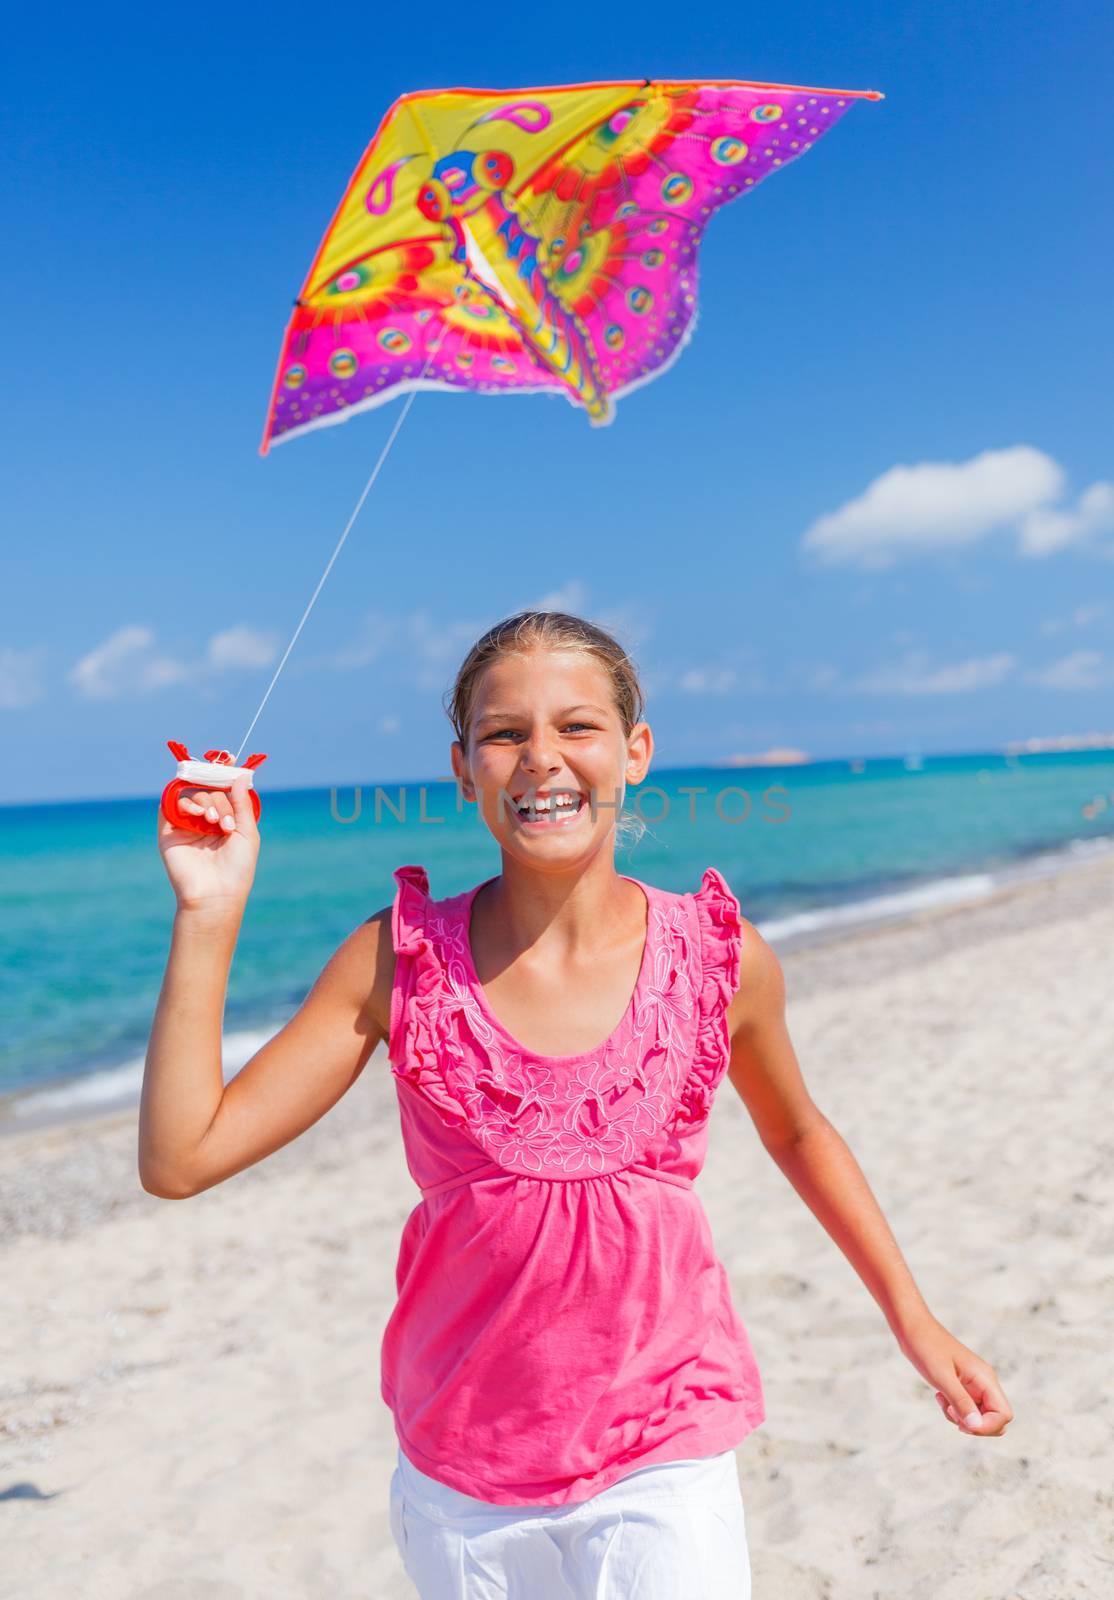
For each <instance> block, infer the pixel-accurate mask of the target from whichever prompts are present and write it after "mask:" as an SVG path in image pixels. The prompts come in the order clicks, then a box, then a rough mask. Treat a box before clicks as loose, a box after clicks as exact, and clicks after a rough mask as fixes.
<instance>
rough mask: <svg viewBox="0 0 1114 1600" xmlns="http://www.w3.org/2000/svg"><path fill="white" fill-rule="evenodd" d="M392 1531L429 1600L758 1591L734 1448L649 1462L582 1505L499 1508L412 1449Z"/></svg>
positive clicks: (400, 1476) (612, 1598) (691, 1596)
mask: <svg viewBox="0 0 1114 1600" xmlns="http://www.w3.org/2000/svg"><path fill="white" fill-rule="evenodd" d="M391 1532H392V1533H393V1535H394V1539H395V1543H396V1544H397V1546H398V1549H399V1554H400V1555H401V1557H402V1562H403V1566H404V1567H405V1569H406V1572H407V1574H408V1575H409V1576H410V1578H412V1579H413V1581H414V1584H415V1586H416V1588H417V1591H418V1594H419V1596H420V1600H750V1558H749V1555H748V1551H747V1537H746V1522H745V1519H744V1515H743V1499H742V1494H741V1491H740V1489H739V1476H738V1471H737V1469H736V1465H735V1452H734V1450H725V1451H724V1452H723V1453H722V1455H714V1456H705V1457H703V1458H701V1459H698V1460H688V1461H669V1462H666V1463H664V1464H663V1465H661V1466H649V1467H639V1468H637V1469H636V1470H635V1471H634V1472H630V1473H628V1474H627V1475H626V1476H625V1477H623V1478H620V1479H619V1480H618V1482H616V1483H613V1484H611V1485H610V1486H609V1487H608V1488H606V1489H602V1490H601V1491H600V1492H599V1494H596V1495H593V1496H592V1498H591V1499H590V1500H582V1501H579V1502H578V1503H577V1504H575V1505H567V1506H498V1505H492V1504H491V1503H490V1502H489V1501H487V1500H478V1499H476V1498H474V1497H473V1496H472V1495H468V1494H461V1493H460V1492H459V1491H458V1490H456V1489H450V1488H448V1486H447V1485H446V1484H443V1483H439V1482H438V1481H437V1479H436V1478H431V1477H428V1476H427V1474H426V1473H424V1472H421V1471H420V1470H419V1469H418V1468H417V1467H416V1466H415V1465H414V1464H413V1462H412V1461H410V1460H408V1458H407V1457H406V1456H405V1455H404V1454H403V1453H402V1450H401V1449H400V1450H399V1451H398V1466H397V1467H396V1468H395V1471H394V1473H393V1475H392V1477H391Z"/></svg>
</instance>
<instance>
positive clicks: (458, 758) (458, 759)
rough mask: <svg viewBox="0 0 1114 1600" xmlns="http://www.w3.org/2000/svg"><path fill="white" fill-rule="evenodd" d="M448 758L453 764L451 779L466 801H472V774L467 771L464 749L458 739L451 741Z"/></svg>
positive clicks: (473, 789)
mask: <svg viewBox="0 0 1114 1600" xmlns="http://www.w3.org/2000/svg"><path fill="white" fill-rule="evenodd" d="M450 756H451V758H452V764H453V777H454V778H455V779H456V781H457V785H458V787H459V789H460V792H461V794H462V795H463V796H464V798H465V799H466V800H474V799H475V798H476V786H475V784H474V783H473V782H472V774H471V773H470V772H469V770H468V762H467V760H466V759H465V756H464V749H463V747H462V745H461V743H460V740H459V739H454V740H453V743H452V749H451V751H450Z"/></svg>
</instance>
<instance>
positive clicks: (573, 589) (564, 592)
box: [522, 578, 588, 617]
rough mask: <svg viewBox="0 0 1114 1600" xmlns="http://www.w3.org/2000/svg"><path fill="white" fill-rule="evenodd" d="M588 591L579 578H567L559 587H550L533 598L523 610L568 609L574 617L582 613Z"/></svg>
mask: <svg viewBox="0 0 1114 1600" xmlns="http://www.w3.org/2000/svg"><path fill="white" fill-rule="evenodd" d="M587 599H588V591H587V589H586V588H585V586H584V583H583V582H582V580H581V579H580V578H569V580H568V581H567V583H564V584H563V585H562V586H561V588H559V589H551V590H550V591H549V593H548V594H543V595H542V596H541V597H540V599H537V600H533V601H531V602H530V604H529V606H528V607H527V606H523V608H522V609H523V610H524V611H526V610H530V611H568V612H570V613H571V614H572V615H573V616H574V617H579V616H583V615H584V606H585V604H586V603H587Z"/></svg>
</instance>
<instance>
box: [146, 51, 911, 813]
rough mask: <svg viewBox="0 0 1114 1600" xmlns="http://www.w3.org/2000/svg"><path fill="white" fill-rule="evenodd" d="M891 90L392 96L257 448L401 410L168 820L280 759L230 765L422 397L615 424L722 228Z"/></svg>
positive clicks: (181, 766)
mask: <svg viewBox="0 0 1114 1600" xmlns="http://www.w3.org/2000/svg"><path fill="white" fill-rule="evenodd" d="M883 98H884V96H883V95H881V94H880V93H879V92H878V91H877V90H875V89H813V88H806V87H803V86H801V85H797V84H784V83H749V82H744V81H741V80H737V79H719V80H714V81H710V82H689V81H681V80H676V79H665V80H659V81H651V80H649V79H645V78H643V79H629V80H625V81H622V82H615V83H579V84H565V85H559V86H556V87H549V88H541V89H513V90H512V89H502V90H500V89H425V90H419V91H417V92H415V93H412V94H404V95H402V96H400V98H399V99H398V100H396V101H395V102H394V104H393V105H392V106H391V107H390V109H389V110H388V112H387V114H386V116H385V117H384V118H383V120H382V122H381V123H380V125H379V128H378V130H377V132H376V134H375V137H374V138H373V139H372V141H371V143H370V145H369V146H368V147H367V149H366V151H365V152H364V154H363V157H362V158H361V160H360V163H359V165H358V166H357V168H356V170H355V172H354V173H353V175H352V178H351V181H350V182H349V184H348V188H347V189H346V190H345V193H344V196H343V198H342V200H341V202H340V205H339V207H338V208H337V211H336V214H335V215H334V217H333V220H332V222H331V223H330V224H329V227H328V229H327V230H326V233H325V236H324V238H323V239H322V241H321V244H320V246H319V247H318V250H317V254H316V256H315V257H314V259H313V263H312V265H311V266H310V269H309V272H308V274H307V276H306V280H305V283H304V284H303V285H302V289H301V292H300V293H299V295H298V298H297V299H296V300H295V302H294V310H293V313H292V315H291V317H290V320H289V323H288V326H287V329H286V335H285V338H284V339H283V344H282V350H281V353H280V356H279V362H278V369H277V371H276V373H275V381H274V387H273V389H272V392H271V403H270V407H269V409H268V413H267V423H266V427H265V429H264V433H263V442H262V444H261V446H260V453H261V454H262V455H266V454H267V453H268V451H269V449H270V447H271V445H272V444H274V443H278V442H280V441H284V440H287V439H291V438H295V437H297V436H298V435H299V434H303V433H307V432H309V430H310V429H313V428H320V427H324V426H326V425H328V424H331V423H337V422H344V421H346V420H347V418H349V417H351V416H354V415H355V414H356V413H357V412H359V411H367V410H370V409H371V408H372V407H374V406H380V405H383V404H384V403H385V402H386V401H388V400H391V399H393V398H394V397H395V396H396V395H399V394H402V393H406V394H407V400H406V403H405V405H404V406H403V408H402V411H401V414H400V415H399V417H398V419H397V421H396V423H395V426H394V428H393V430H392V432H391V434H390V437H389V438H388V440H387V443H386V444H385V446H384V447H383V450H382V451H381V453H380V455H379V458H378V460H377V462H376V465H375V467H374V469H373V471H372V473H371V476H370V477H369V479H368V481H367V483H366V484H365V486H364V489H363V493H362V494H361V495H360V498H359V500H358V501H357V502H356V506H355V509H354V510H353V512H352V515H351V516H350V517H349V519H348V523H347V525H346V527H345V529H344V531H343V533H342V534H341V536H340V539H339V541H338V543H337V545H336V548H335V549H334V551H333V554H332V556H331V557H330V559H329V562H328V565H327V566H326V568H325V571H324V572H323V573H322V575H321V578H320V580H319V582H318V585H317V588H316V589H315V590H314V593H313V595H312V597H311V599H310V602H309V605H307V607H306V609H305V611H304V612H303V614H302V619H301V621H300V622H299V623H298V626H297V628H296V629H295V630H294V635H293V637H292V638H291V640H290V643H289V644H288V645H287V647H286V651H285V653H284V655H283V657H282V659H281V661H280V662H279V664H278V666H277V668H276V669H275V673H274V676H273V677H272V679H271V682H270V684H269V685H268V688H267V691H266V693H265V694H264V696H263V699H262V701H261V702H260V705H259V708H258V710H257V711H256V713H255V716H254V717H253V718H252V720H251V723H250V725H249V727H248V730H247V733H245V735H244V738H243V740H242V741H241V744H240V749H239V750H238V751H237V752H236V755H235V756H233V755H232V754H231V753H230V752H229V751H227V750H207V751H206V752H205V760H204V761H198V760H195V759H193V758H191V757H190V755H189V753H188V751H187V750H186V747H185V745H183V744H180V743H179V742H178V741H177V740H173V739H171V740H168V741H167V743H168V745H169V748H170V750H171V752H172V753H173V754H174V755H175V756H177V757H178V769H177V773H176V776H175V778H174V779H173V780H172V781H171V782H170V783H169V784H168V785H167V787H166V789H165V790H164V792H163V800H162V809H163V813H164V815H165V816H166V818H167V820H168V821H169V822H171V823H172V824H173V826H175V827H178V828H185V829H188V830H190V831H192V832H195V833H220V832H221V831H222V830H221V827H220V824H219V822H211V821H208V820H207V819H206V818H204V817H195V816H191V815H189V814H188V813H186V812H183V811H181V810H180V808H179V806H178V804H177V800H178V796H179V794H180V793H181V791H182V789H183V788H186V787H191V786H192V787H198V786H202V787H204V788H208V789H220V790H223V791H225V792H227V790H228V789H229V788H230V787H231V785H232V783H233V781H234V780H235V779H236V778H237V777H240V776H245V775H246V776H247V778H248V782H249V785H251V784H252V772H253V769H254V768H255V767H257V766H258V765H259V764H260V762H262V761H265V760H266V757H265V756H262V755H256V756H251V757H249V758H248V760H247V762H245V764H244V765H243V766H242V767H241V766H238V765H237V762H238V760H239V756H240V751H242V750H243V749H244V746H245V745H246V744H247V741H248V739H249V737H250V735H251V731H252V729H253V728H254V727H255V724H256V722H257V721H258V720H259V715H260V712H262V710H263V707H264V706H265V705H266V703H267V699H268V697H269V696H270V693H271V690H272V689H273V688H274V686H275V683H276V681H277V679H278V675H279V673H280V672H281V671H282V668H283V666H284V665H285V662H286V658H287V656H288V655H289V654H290V651H291V649H292V648H293V646H294V642H295V640H296V639H297V638H298V635H299V633H300V632H301V630H302V627H303V625H304V623H305V620H306V618H307V617H308V615H309V613H310V610H311V609H312V607H313V604H314V601H315V600H316V599H317V596H318V594H319V593H320V591H321V586H322V584H323V583H324V581H325V578H326V577H327V576H328V573H329V570H330V568H331V567H332V564H333V562H334V561H335V560H336V558H337V555H338V553H339V551H340V548H341V545H343V543H344V541H345V539H346V538H347V537H348V534H349V532H350V531H351V529H352V525H353V523H354V522H355V520H356V518H357V516H358V515H359V512H360V509H361V507H362V506H363V503H364V501H365V499H366V498H367V495H368V493H369V491H370V489H371V488H372V485H373V484H374V482H375V480H376V478H377V476H378V474H379V470H380V468H381V467H382V465H383V462H384V461H385V460H386V457H387V455H388V453H389V451H390V449H391V446H392V445H393V443H394V440H395V438H396V436H397V434H398V431H399V428H400V427H401V425H402V423H403V422H404V421H405V419H406V414H407V412H408V411H409V408H410V405H411V404H412V402H413V399H414V396H415V394H416V393H417V391H418V390H420V389H445V390H471V391H473V392H477V393H480V394H510V393H524V394H537V393H548V394H557V395H564V396H565V398H566V399H567V400H569V401H570V402H571V403H572V404H573V405H574V406H576V407H579V408H580V409H581V410H583V411H584V412H586V413H587V416H588V419H589V421H590V422H591V423H593V424H594V425H596V426H599V425H602V424H606V423H608V422H610V421H611V420H612V418H613V416H614V413H615V402H616V401H617V400H618V399H619V398H621V397H622V396H623V395H626V394H629V393H630V392H631V390H633V389H637V388H640V387H641V386H642V385H643V384H646V383H649V382H651V381H652V380H653V379H654V378H656V377H658V376H660V374H661V373H662V372H664V371H665V370H666V368H667V367H669V366H670V364H671V363H672V362H673V361H675V360H676V359H677V357H678V356H679V355H680V353H681V351H682V350H683V348H684V346H685V344H686V343H687V342H688V340H689V338H690V337H691V335H692V332H693V329H694V327H695V325H696V307H697V257H698V252H699V248H700V242H701V240H702V238H703V236H704V230H705V228H706V227H707V225H708V221H709V219H710V218H711V217H712V216H713V215H714V214H715V213H716V212H717V211H718V210H719V209H720V207H721V206H724V205H728V204H729V203H730V202H731V201H732V200H736V199H738V198H739V197H740V196H741V195H744V194H747V193H749V191H750V190H751V189H753V188H755V187H756V185H757V184H759V183H761V182H762V180H763V178H767V177H769V175H770V174H771V173H772V172H775V171H776V170H777V169H778V168H779V167H786V166H788V165H789V164H790V162H792V161H796V160H798V159H799V157H801V156H803V155H804V154H805V152H806V151H808V150H811V149H812V147H813V145H814V144H815V143H816V142H817V140H818V139H821V138H823V136H824V134H826V133H827V132H828V131H829V130H830V129H831V128H833V127H834V126H835V124H836V123H837V122H838V121H839V120H840V118H841V117H843V116H844V115H845V114H846V112H847V111H849V110H850V108H851V106H852V105H853V104H854V102H855V101H856V100H881V99H883ZM760 259H761V258H760V257H755V258H752V260H754V261H756V262H757V263H758V264H759V268H760ZM753 270H757V268H754V267H752V266H751V263H750V262H748V263H747V271H748V272H751V271H753ZM248 792H249V795H250V799H251V804H252V808H253V811H254V814H255V817H256V819H257V820H258V817H259V811H260V804H259V797H258V795H257V793H256V791H255V789H254V787H249V791H248Z"/></svg>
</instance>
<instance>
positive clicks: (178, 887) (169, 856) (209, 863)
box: [158, 777, 259, 913]
mask: <svg viewBox="0 0 1114 1600" xmlns="http://www.w3.org/2000/svg"><path fill="white" fill-rule="evenodd" d="M178 804H179V805H180V806H181V808H182V810H183V811H190V812H193V813H194V815H195V816H207V817H208V818H209V819H210V821H213V822H215V821H218V820H219V821H220V824H221V833H219V834H216V833H190V832H189V831H188V830H187V829H185V828H176V827H175V826H174V824H173V823H171V822H168V821H167V820H166V817H165V816H164V815H163V812H162V807H161V806H160V807H159V814H158V815H159V833H158V838H159V851H160V853H161V855H162V860H163V866H164V867H165V868H166V873H167V876H168V877H169V879H170V882H171V886H172V888H173V890H174V893H175V895H176V896H177V898H178V909H179V910H183V911H184V910H189V911H209V910H213V911H235V912H236V913H239V912H241V911H242V910H243V908H244V906H245V904H246V903H247V898H248V895H249V894H250V892H251V885H252V880H253V879H254V877H255V863H256V860H257V858H258V856H259V829H258V827H257V826H256V821H255V812H254V811H253V810H252V806H251V801H250V800H249V799H248V780H247V778H246V777H242V778H237V779H236V781H235V782H234V783H233V785H232V788H231V790H230V791H229V793H227V794H226V793H225V792H224V791H223V790H220V789H214V790H212V791H210V790H207V789H183V790H182V791H181V792H180V794H179V797H178Z"/></svg>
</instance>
